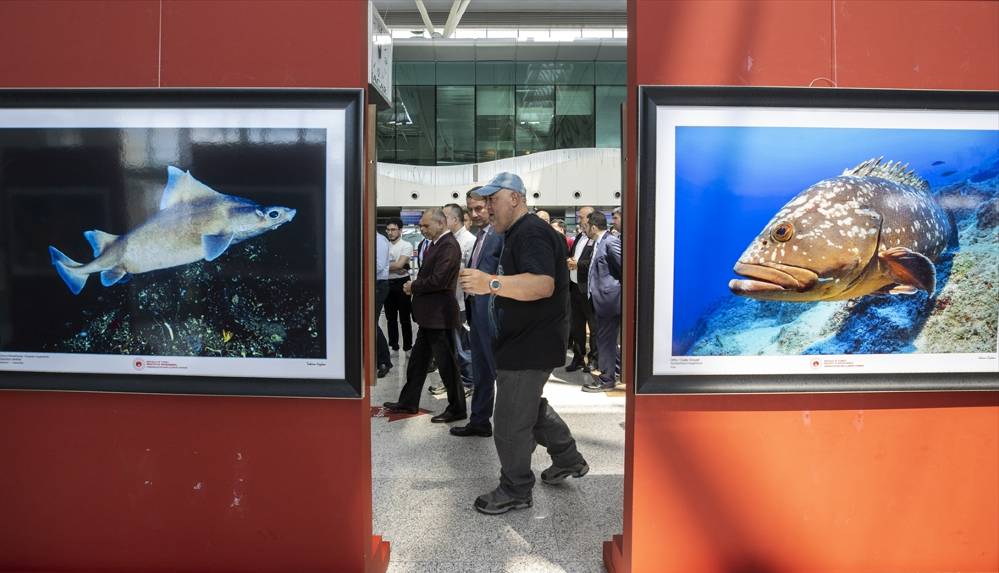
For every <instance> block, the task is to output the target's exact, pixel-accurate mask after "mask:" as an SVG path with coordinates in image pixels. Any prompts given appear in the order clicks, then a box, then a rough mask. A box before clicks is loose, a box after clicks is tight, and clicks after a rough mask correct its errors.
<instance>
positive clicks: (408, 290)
mask: <svg viewBox="0 0 999 573" xmlns="http://www.w3.org/2000/svg"><path fill="white" fill-rule="evenodd" d="M402 292H404V293H406V294H408V295H411V296H412V294H413V281H406V284H404V285H402Z"/></svg>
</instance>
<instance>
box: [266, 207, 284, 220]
mask: <svg viewBox="0 0 999 573" xmlns="http://www.w3.org/2000/svg"><path fill="white" fill-rule="evenodd" d="M280 214H281V213H278V210H277V209H272V210H270V211H268V212H267V216H268V217H270V218H271V219H277V218H278V216H279V215H280Z"/></svg>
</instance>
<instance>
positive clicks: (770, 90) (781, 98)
mask: <svg viewBox="0 0 999 573" xmlns="http://www.w3.org/2000/svg"><path fill="white" fill-rule="evenodd" d="M661 107H671V108H673V107H690V108H695V107H696V108H712V107H726V108H732V107H737V108H746V109H760V108H778V109H781V108H794V109H797V110H811V109H816V108H827V109H829V108H834V109H856V110H886V111H887V110H926V111H931V112H932V111H934V110H954V111H967V110H972V111H987V112H999V92H990V91H929V90H894V89H836V88H783V87H714V86H639V89H638V118H639V119H638V123H639V133H638V151H637V156H638V163H637V166H636V168H637V205H638V216H637V219H638V220H637V223H638V224H637V227H638V228H637V233H638V253H637V261H638V265H637V267H638V285H637V308H638V309H639V311H638V312H636V325H635V328H636V335H637V349H636V354H637V355H636V358H637V368H636V372H637V376H636V386H635V388H636V390H635V391H636V393H637V394H640V395H641V394H745V393H810V392H898V391H909V392H921V391H965V390H977V391H983V390H984V391H994V390H999V375H997V369H999V366H997V364H999V363H997V362H995V361H993V362H992V363H991V365H992V366H991V367H992V370H991V371H986V372H945V373H940V372H936V373H925V372H920V373H888V374H885V373H857V374H840V373H814V374H813V373H800V372H798V373H782V372H780V371H775V372H771V373H765V374H757V373H753V374H690V373H683V374H665V373H662V372H661V369H660V372H655V371H654V360H655V356H654V353H655V351H656V349H655V347H654V336H655V334H656V330H655V329H656V324H655V320H656V319H655V316H654V312H653V308H654V296H655V290H656V288H657V287H658V286H659V285H657V284H656V262H659V261H660V255H661V253H657V252H656V244H655V242H656V241H655V239H656V232H657V228H659V227H661V225H660V223H661V221H658V220H657V209H656V202H657V182H656V178H657V173H658V171H657V161H659V160H660V158H659V157H658V155H657V143H659V142H660V141H661V136H662V135H663V134H660V133H657V129H658V124H657V118H658V110H659V109H660V108H661ZM997 117H999V116H997ZM844 167H846V166H844ZM832 175H838V173H834V174H832ZM670 197H672V196H670ZM669 241H670V247H673V246H674V243H673V241H674V237H672V236H671V237H670V239H669ZM670 256H672V254H670ZM654 261H655V262H654ZM666 288H668V289H670V295H669V296H670V300H671V302H672V289H673V288H674V286H673V284H670V285H668V286H667V287H666ZM671 316H672V315H671ZM670 335H671V336H672V333H670Z"/></svg>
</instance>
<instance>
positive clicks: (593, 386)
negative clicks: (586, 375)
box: [580, 382, 614, 392]
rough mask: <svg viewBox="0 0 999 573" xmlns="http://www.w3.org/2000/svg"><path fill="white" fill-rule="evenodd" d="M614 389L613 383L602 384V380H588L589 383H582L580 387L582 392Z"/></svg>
mask: <svg viewBox="0 0 999 573" xmlns="http://www.w3.org/2000/svg"><path fill="white" fill-rule="evenodd" d="M613 389H614V383H613V382H611V383H610V384H604V383H603V382H590V383H589V384H583V387H582V388H580V390H582V391H583V392H610V391H611V390H613Z"/></svg>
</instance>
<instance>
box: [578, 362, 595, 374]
mask: <svg viewBox="0 0 999 573" xmlns="http://www.w3.org/2000/svg"><path fill="white" fill-rule="evenodd" d="M580 370H582V371H583V372H584V373H586V374H589V373H590V371H591V370H593V368H590V365H589V364H583V367H582V368H580Z"/></svg>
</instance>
